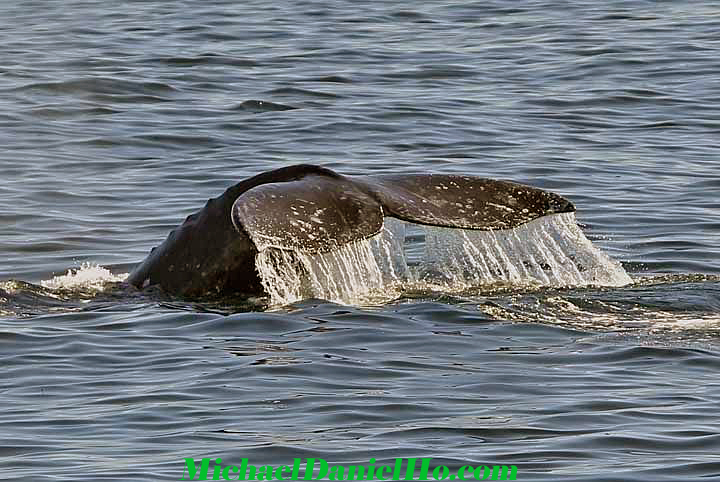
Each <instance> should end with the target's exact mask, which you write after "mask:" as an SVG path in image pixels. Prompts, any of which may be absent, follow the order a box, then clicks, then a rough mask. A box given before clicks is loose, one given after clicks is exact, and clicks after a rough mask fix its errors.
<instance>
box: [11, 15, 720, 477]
mask: <svg viewBox="0 0 720 482" xmlns="http://www.w3.org/2000/svg"><path fill="white" fill-rule="evenodd" d="M719 47H720V16H718V10H717V6H716V5H714V4H713V3H712V2H701V1H697V2H695V1H693V2H661V3H656V2H609V3H603V4H599V3H597V2H581V1H573V2H566V3H563V4H562V5H560V4H554V3H548V2H535V1H522V2H512V3H510V2H476V3H473V2H456V3H447V2H417V3H414V4H411V3H407V2H406V3H396V2H322V1H312V2H299V3H294V4H273V3H270V2H243V3H237V2H220V1H217V2H203V3H200V2H184V1H169V2H155V1H144V2H122V3H118V2H103V1H69V2H65V1H63V2H60V1H43V2H33V1H25V2H4V3H2V4H1V5H0V53H1V54H2V55H0V59H2V61H1V62H0V79H1V81H0V138H1V139H2V144H1V146H2V147H0V222H1V224H0V226H2V230H0V280H5V281H0V313H1V315H0V346H1V348H0V356H2V364H1V365H0V373H2V377H1V378H0V384H1V386H0V406H2V407H3V410H2V413H0V424H1V425H0V427H1V428H2V431H1V433H2V443H1V444H0V467H2V468H3V477H5V478H6V479H7V480H30V479H32V480H153V481H155V480H178V479H179V478H180V476H181V475H182V470H183V462H182V459H183V458H184V457H196V458H200V457H202V456H210V457H213V458H215V457H221V458H222V459H223V460H224V461H227V462H228V463H233V462H234V463H239V461H240V459H242V458H249V459H250V460H251V461H252V462H255V463H256V464H257V465H262V464H271V465H276V466H277V465H284V464H289V463H292V459H293V458H296V457H312V456H315V457H320V458H323V459H326V460H328V461H329V462H334V463H345V464H353V463H355V464H357V463H364V462H367V461H368V460H369V459H370V458H371V457H372V458H376V459H377V460H378V463H380V462H381V461H385V462H387V461H390V463H391V462H392V460H393V459H394V458H395V457H433V458H434V461H433V464H437V465H440V464H446V465H448V466H449V467H451V468H454V469H457V468H459V467H460V466H462V465H466V464H472V465H479V464H500V463H502V464H515V465H517V467H518V480H548V481H556V480H569V481H601V480H603V481H604V480H637V481H647V480H658V481H660V480H667V481H687V480H696V479H701V478H702V480H715V479H720V456H719V455H718V454H719V453H720V417H718V415H717V414H716V412H717V408H718V406H719V405H718V404H719V402H720V376H719V372H720V357H719V356H718V354H719V353H720V348H719V345H720V343H719V340H720V236H718V234H719V233H720V222H719V221H718V219H719V217H718V215H719V213H720V210H719V209H718V208H719V207H720V204H719V203H718V200H717V192H718V191H719V188H720V149H718V145H717V139H718V134H719V133H720V80H718V76H717V72H718V71H720V60H719V59H720V53H719V52H718V50H719ZM300 162H303V163H306V162H311V163H317V164H322V165H324V166H326V167H330V168H332V169H335V170H337V171H339V172H342V173H344V174H368V173H380V172H383V173H384V172H387V173H410V172H439V173H458V174H470V175H477V176H486V177H491V178H500V179H511V180H514V181H517V182H522V183H526V184H530V185H533V186H537V187H540V188H544V189H549V190H552V191H554V192H557V193H560V194H562V195H564V196H566V197H567V198H569V199H570V200H571V201H573V203H574V204H575V205H576V206H577V208H578V213H577V216H578V220H579V222H580V224H581V226H582V227H583V229H584V232H585V234H586V236H588V238H590V239H591V240H592V241H593V242H594V244H595V245H596V246H598V247H600V248H602V249H603V250H604V251H605V252H607V253H608V254H609V255H610V256H612V257H613V258H615V259H617V260H619V261H620V262H621V263H622V265H623V266H624V268H625V269H626V270H627V271H628V272H629V274H630V276H631V277H632V279H633V284H631V285H628V286H625V287H604V288H592V287H589V288H587V287H586V288H580V287H578V288H572V289H562V288H556V287H536V288H532V289H529V288H513V287H512V286H506V285H503V286H496V287H491V288H487V287H486V288H478V289H469V290H465V291H462V292H452V293H451V292H447V291H442V290H432V289H417V290H416V289H407V290H405V291H404V292H403V293H402V295H401V296H400V298H398V299H395V300H393V301H388V302H384V303H381V304H376V305H372V306H343V305H338V304H333V303H329V302H324V301H321V300H307V301H303V302H299V303H296V304H294V305H291V306H287V307H283V308H273V309H272V310H270V311H266V310H264V309H263V306H264V305H263V301H262V300H241V301H238V300H221V301H207V302H203V301H197V300H195V301H189V300H178V299H172V298H169V297H164V296H162V295H160V294H157V293H136V292H128V291H127V290H124V289H122V287H119V286H118V285H112V284H110V285H107V284H106V285H105V290H104V291H101V292H97V291H96V290H95V289H92V288H90V287H86V288H82V289H78V288H77V287H75V288H72V282H70V281H69V280H68V279H65V280H64V281H61V282H58V281H57V280H55V283H53V282H52V279H53V277H54V276H57V275H63V274H65V273H66V272H67V270H68V269H69V268H77V267H79V266H81V265H82V264H83V263H91V264H92V265H93V266H96V265H100V266H102V267H105V268H107V269H108V270H109V272H103V271H102V270H101V269H100V268H88V269H85V270H83V271H81V273H84V275H86V276H87V278H88V279H89V280H91V281H92V280H95V281H99V280H102V279H105V280H113V279H118V278H121V276H120V275H122V274H123V273H127V272H129V271H130V270H131V269H132V267H133V266H134V265H135V264H136V263H137V262H139V261H140V260H142V259H143V258H144V256H145V255H146V254H147V253H148V251H149V250H150V248H151V247H152V246H155V245H157V244H158V243H159V242H160V241H161V240H162V239H164V237H165V236H166V235H167V232H168V231H169V230H170V229H172V228H173V227H174V226H176V225H177V224H178V223H179V222H180V221H181V220H182V219H184V217H185V216H187V215H188V214H191V213H192V212H195V211H196V210H198V209H199V208H200V207H201V206H202V205H203V204H204V202H205V200H206V199H208V198H209V197H215V196H217V195H218V194H220V193H221V192H222V191H223V190H224V189H225V188H226V187H228V186H229V185H231V184H234V183H235V182H237V181H238V180H240V179H243V178H245V177H248V176H251V175H254V174H256V173H259V172H262V171H265V170H268V169H272V168H276V167H281V166H285V165H290V164H295V163H300ZM420 238H421V235H418V237H417V238H412V237H411V238H410V239H409V242H410V249H412V246H414V245H415V244H418V243H420V242H421V241H422V239H420ZM414 243H415V244H414ZM88 273H90V274H89V275H88ZM10 280H23V281H10ZM42 282H45V285H46V287H43V286H42V285H41V283H42ZM58 286H61V288H58ZM62 286H64V287H65V288H62Z"/></svg>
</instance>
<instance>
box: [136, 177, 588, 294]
mask: <svg viewBox="0 0 720 482" xmlns="http://www.w3.org/2000/svg"><path fill="white" fill-rule="evenodd" d="M574 210H575V208H574V206H573V205H572V203H570V202H569V201H568V200H566V199H564V198H562V197H561V196H558V195H557V194H553V193H549V192H547V191H543V190H541V189H537V188H533V187H529V186H524V185H521V184H517V183H513V182H509V181H498V180H492V179H483V178H477V177H472V176H459V175H440V174H414V175H377V176H343V175H340V174H338V173H335V172H334V171H331V170H330V169H326V168H323V167H319V166H312V165H297V166H290V167H286V168H281V169H277V170H274V171H269V172H265V173H262V174H259V175H257V176H254V177H252V178H249V179H246V180H244V181H241V182H239V183H238V184H236V185H234V186H232V187H230V188H229V189H227V190H226V191H225V192H224V193H223V194H222V195H221V196H219V197H217V198H215V199H211V200H209V201H208V203H207V204H206V205H205V207H204V208H203V209H202V210H200V211H199V212H198V213H196V214H193V215H191V216H188V218H187V219H186V220H185V222H184V223H182V224H181V225H180V226H179V227H178V228H176V229H175V230H173V231H172V232H171V233H170V234H169V235H168V237H167V239H166V240H165V241H164V242H163V243H162V244H161V245H160V246H158V247H157V248H155V249H153V251H151V253H150V254H149V255H148V257H147V258H146V259H145V260H144V261H143V262H142V263H141V264H140V265H139V266H138V267H137V268H136V269H135V270H134V271H133V272H132V273H131V274H130V276H129V277H128V279H127V281H128V282H129V283H130V284H132V285H134V286H136V287H139V288H143V287H145V286H149V285H159V286H160V287H162V289H163V290H165V291H166V292H168V293H171V294H175V295H180V296H203V295H208V294H211V295H230V294H249V295H252V294H261V293H263V292H264V289H263V286H262V283H261V281H260V279H259V276H258V273H257V270H256V266H255V258H256V256H257V255H258V251H259V250H263V249H266V248H279V249H281V250H297V251H300V252H304V253H327V252H331V251H333V250H335V249H337V248H341V247H342V246H345V245H348V244H350V243H353V242H355V241H359V240H363V239H367V238H370V237H372V236H374V235H376V234H377V233H379V232H380V231H381V230H382V229H383V224H384V218H386V217H393V218H397V219H400V220H403V221H408V222H411V223H415V224H422V225H428V226H438V227H447V228H460V229H469V230H482V231H494V230H508V229H512V228H515V227H518V226H520V225H522V224H524V223H527V222H529V221H532V220H534V219H537V218H540V217H542V216H545V215H548V214H557V213H564V212H573V211H574Z"/></svg>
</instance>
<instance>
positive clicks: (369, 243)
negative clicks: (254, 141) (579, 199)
mask: <svg viewBox="0 0 720 482" xmlns="http://www.w3.org/2000/svg"><path fill="white" fill-rule="evenodd" d="M408 226H412V227H413V228H415V227H418V226H417V225H409V224H408V223H405V222H402V221H399V220H397V219H393V218H385V222H384V225H383V229H382V231H381V232H380V233H378V234H377V235H375V236H373V237H371V238H367V239H363V240H359V241H355V242H353V243H350V244H346V245H344V246H341V247H339V248H338V249H336V250H334V251H331V252H328V253H322V254H309V253H305V252H302V251H299V250H294V249H278V248H277V247H271V246H269V245H268V244H259V245H258V249H259V253H258V256H257V259H256V264H257V269H258V271H259V273H260V277H261V279H262V283H263V286H264V287H265V289H266V291H267V292H268V294H269V295H270V300H271V303H272V304H287V303H292V302H295V301H299V300H301V299H304V298H310V297H314V298H322V299H326V300H331V301H336V302H340V303H347V304H358V303H363V302H368V301H381V300H389V299H393V298H395V297H397V296H398V295H399V294H400V293H401V292H402V291H403V289H405V288H406V287H408V286H410V285H412V286H414V287H415V288H422V287H423V286H432V287H433V288H434V289H437V287H438V286H441V287H442V288H443V289H444V290H446V291H455V292H456V291H462V290H466V289H468V288H471V287H478V286H483V285H486V284H496V283H506V284H511V285H518V286H537V285H542V286H554V287H576V286H586V285H596V286H622V285H625V284H628V283H630V282H631V279H630V277H629V276H628V275H627V273H626V272H625V270H624V269H623V268H622V267H621V266H620V263H618V262H616V261H614V260H612V259H610V257H608V256H607V255H606V254H605V253H603V252H602V251H600V250H599V249H598V248H596V247H595V246H593V244H592V243H591V242H590V241H589V240H588V239H587V238H586V237H585V235H584V234H583V233H582V231H581V230H580V228H579V227H578V225H577V223H576V222H575V215H574V213H563V214H555V215H551V216H545V217H543V218H540V219H537V220H534V221H531V222H529V223H526V224H524V225H522V226H519V227H517V228H514V229H510V230H502V231H472V230H463V229H454V228H441V227H434V226H422V227H421V228H423V229H424V231H425V235H424V240H425V241H424V249H422V250H421V252H422V254H421V255H420V256H419V257H417V258H419V259H413V257H412V256H409V255H408V251H409V250H408V249H406V248H409V247H410V246H408V243H406V239H405V231H406V228H408ZM251 235H252V233H251ZM269 244H273V245H275V246H277V243H269ZM414 248H417V246H415V247H414ZM413 251H417V250H416V249H413Z"/></svg>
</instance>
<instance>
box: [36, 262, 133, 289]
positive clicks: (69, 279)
mask: <svg viewBox="0 0 720 482" xmlns="http://www.w3.org/2000/svg"><path fill="white" fill-rule="evenodd" d="M127 276H128V275H127V273H124V274H117V275H115V274H112V273H111V272H110V270H108V269H107V268H103V267H102V266H99V265H97V264H92V263H83V264H81V265H80V267H79V268H77V269H74V270H73V269H68V272H67V273H66V274H64V275H61V276H55V277H53V278H52V279H49V280H45V281H41V282H40V284H41V285H42V286H43V287H44V288H49V289H53V290H57V289H65V290H73V289H91V290H102V289H103V287H104V285H105V284H106V283H114V282H120V281H123V280H125V278H127Z"/></svg>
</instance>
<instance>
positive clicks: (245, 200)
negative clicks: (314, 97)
mask: <svg viewBox="0 0 720 482" xmlns="http://www.w3.org/2000/svg"><path fill="white" fill-rule="evenodd" d="M573 211H575V207H574V206H573V204H572V203H571V202H570V201H568V200H567V199H565V198H563V197H561V196H559V195H557V194H554V193H550V192H547V191H543V190H541V189H537V188H533V187H529V186H525V185H522V184H517V183H514V182H509V181H499V180H493V179H483V178H476V177H471V176H458V175H445V174H415V175H384V176H382V175H381V176H368V177H364V178H353V177H345V176H341V175H338V174H336V173H332V175H326V174H325V173H323V172H318V171H313V172H308V174H307V175H306V176H304V177H302V178H293V179H292V180H289V181H287V182H273V183H268V184H262V185H259V186H256V187H254V188H252V189H250V190H248V191H246V192H244V193H243V194H241V195H240V196H239V197H238V198H237V200H236V201H235V203H234V205H233V207H232V220H233V224H234V225H235V227H236V229H238V230H239V231H241V232H243V233H247V234H248V235H249V236H250V238H251V239H252V240H253V242H254V243H255V245H256V246H257V248H258V249H264V248H266V247H274V248H280V249H296V250H300V251H304V252H308V253H321V252H327V251H331V250H333V249H335V248H337V247H340V246H343V245H345V244H348V243H350V242H353V241H357V240H360V239H365V238H369V237H371V236H373V235H375V234H377V233H378V232H380V230H381V229H382V226H383V219H384V218H385V217H393V218H398V219H401V220H403V221H408V222H411V223H416V224H422V225H428V226H441V227H449V228H461V229H470V230H483V231H493V230H505V229H512V228H515V227H518V226H520V225H522V224H525V223H527V222H529V221H532V220H534V219H537V218H539V217H542V216H546V215H549V214H555V213H564V212H573Z"/></svg>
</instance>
